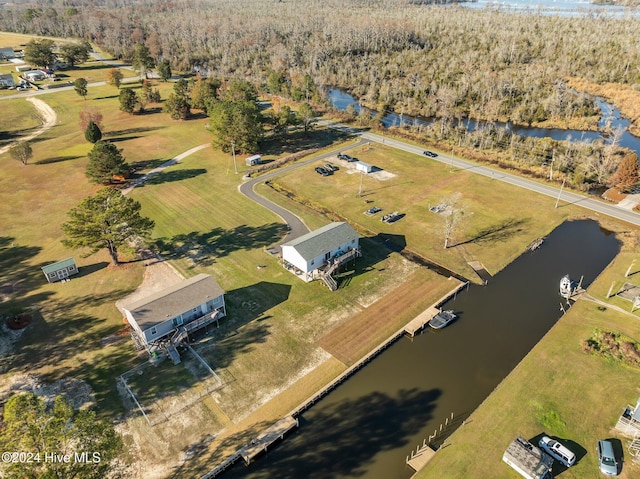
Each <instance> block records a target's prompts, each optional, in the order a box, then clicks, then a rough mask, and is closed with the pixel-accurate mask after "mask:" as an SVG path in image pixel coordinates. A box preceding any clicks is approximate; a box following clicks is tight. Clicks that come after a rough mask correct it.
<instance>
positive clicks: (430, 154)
mask: <svg viewBox="0 0 640 479" xmlns="http://www.w3.org/2000/svg"><path fill="white" fill-rule="evenodd" d="M422 154H423V155H424V156H428V157H429V158H435V157H437V156H438V154H437V153H434V152H433V151H430V150H424V151H423V152H422Z"/></svg>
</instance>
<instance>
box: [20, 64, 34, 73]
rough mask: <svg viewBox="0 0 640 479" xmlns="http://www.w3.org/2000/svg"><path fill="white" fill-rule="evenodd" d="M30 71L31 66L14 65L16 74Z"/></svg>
mask: <svg viewBox="0 0 640 479" xmlns="http://www.w3.org/2000/svg"><path fill="white" fill-rule="evenodd" d="M31 69H32V67H31V65H16V71H17V72H18V73H22V72H28V71H30V70H31Z"/></svg>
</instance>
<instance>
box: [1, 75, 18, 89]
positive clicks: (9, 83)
mask: <svg viewBox="0 0 640 479" xmlns="http://www.w3.org/2000/svg"><path fill="white" fill-rule="evenodd" d="M14 86H16V81H15V80H14V78H13V75H12V74H11V73H7V74H6V75H0V88H11V87H14Z"/></svg>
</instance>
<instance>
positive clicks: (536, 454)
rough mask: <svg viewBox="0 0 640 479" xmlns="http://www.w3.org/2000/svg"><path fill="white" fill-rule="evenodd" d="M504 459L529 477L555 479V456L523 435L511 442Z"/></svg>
mask: <svg viewBox="0 0 640 479" xmlns="http://www.w3.org/2000/svg"><path fill="white" fill-rule="evenodd" d="M502 460H503V461H504V462H506V463H507V464H509V465H510V466H511V467H512V468H513V469H514V470H515V471H516V472H517V473H518V474H520V475H521V476H522V477H526V478H527V479H553V474H552V473H551V467H552V466H553V458H552V457H551V456H549V455H547V454H545V453H544V452H542V451H541V450H540V449H538V448H537V447H536V446H534V445H533V444H531V443H530V442H529V441H527V440H526V439H525V438H523V437H522V436H518V437H516V438H515V439H514V440H513V442H512V443H511V444H509V447H508V448H507V450H506V451H505V452H504V454H503V456H502Z"/></svg>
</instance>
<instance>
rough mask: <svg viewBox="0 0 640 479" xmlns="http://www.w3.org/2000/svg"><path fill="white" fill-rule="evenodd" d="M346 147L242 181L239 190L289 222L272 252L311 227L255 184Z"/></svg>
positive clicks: (328, 156) (331, 155) (276, 251)
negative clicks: (283, 234)
mask: <svg viewBox="0 0 640 479" xmlns="http://www.w3.org/2000/svg"><path fill="white" fill-rule="evenodd" d="M364 143H366V140H359V141H358V142H356V143H354V144H353V145H351V146H349V148H353V147H355V146H358V145H362V144H364ZM345 149H346V148H344V147H343V148H336V149H334V150H331V151H328V152H326V153H323V154H322V155H320V156H315V157H313V158H311V159H309V160H306V161H301V162H299V163H295V164H294V165H291V166H287V167H286V168H282V169H277V170H274V171H272V172H270V173H266V174H264V175H262V176H259V177H257V178H252V179H250V180H247V181H245V182H244V183H242V184H241V185H240V186H239V187H238V190H239V191H240V193H242V194H243V195H245V196H246V197H247V198H249V199H251V200H253V201H255V202H256V203H258V204H259V205H262V206H264V207H265V208H267V209H268V210H271V211H273V212H274V213H275V214H277V215H278V216H279V217H280V218H282V219H283V220H284V222H285V223H287V226H288V228H289V232H288V233H287V235H286V236H285V238H284V239H283V240H282V241H281V242H280V243H279V244H278V245H276V246H273V247H272V248H271V249H270V251H271V252H272V253H280V245H281V244H282V243H286V242H288V241H291V240H293V239H296V238H298V237H300V236H302V235H303V234H306V233H308V232H309V228H308V227H307V225H305V224H304V221H302V219H300V218H299V217H298V216H296V215H295V214H293V213H292V212H291V211H289V210H286V209H284V208H283V207H282V206H278V205H277V204H275V203H274V202H272V201H269V200H268V199H266V198H264V197H263V196H260V195H259V194H257V193H256V192H255V186H256V185H257V184H259V183H264V182H265V181H267V180H269V179H271V178H273V177H275V176H279V175H282V174H283V173H286V172H288V171H291V170H293V169H296V168H300V167H302V166H306V165H309V164H311V163H314V162H316V161H318V160H324V159H326V158H330V157H333V156H335V155H337V154H338V153H339V152H340V151H342V150H345Z"/></svg>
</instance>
